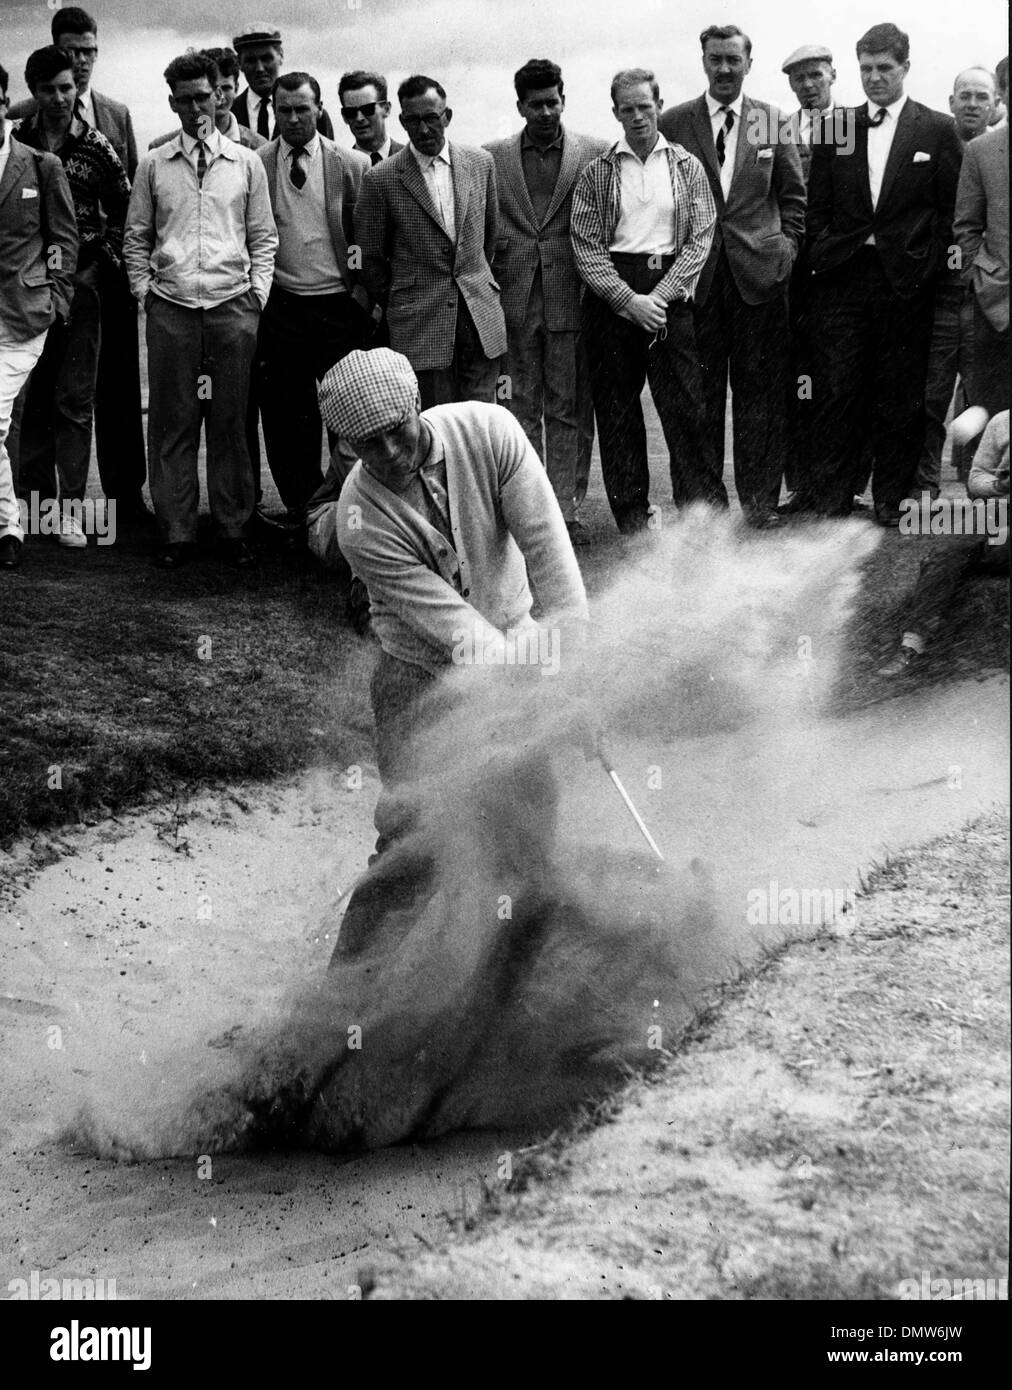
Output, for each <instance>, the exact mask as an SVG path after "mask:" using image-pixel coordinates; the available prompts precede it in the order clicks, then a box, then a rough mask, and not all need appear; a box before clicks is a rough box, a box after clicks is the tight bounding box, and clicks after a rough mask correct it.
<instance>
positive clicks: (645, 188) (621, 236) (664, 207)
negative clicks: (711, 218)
mask: <svg viewBox="0 0 1012 1390" xmlns="http://www.w3.org/2000/svg"><path fill="white" fill-rule="evenodd" d="M670 148H671V146H670V145H669V144H668V142H667V140H665V138H664V136H663V135H661V134H658V136H657V143H656V145H654V147H653V149H652V150H651V151H650V153H649V154H648V155H647V157H646V159H645V160H641V159H640V157H639V155H638V154H637V153H636V152H635V150H633V149H632V147H631V146H630V144H629V142H628V141H627V140H626V138H625V136H623V137H622V139H621V140H619V142H618V144H617V145H616V146H615V153H616V155H617V156H618V161H619V162H618V168H619V178H620V180H621V183H620V187H619V214H618V221H617V222H616V223H615V235H614V238H613V240H612V243H611V246H610V247H609V248H608V249H609V250H610V251H623V252H625V253H626V254H635V255H660V256H667V255H670V254H671V252H672V251H673V250H674V247H675V241H674V237H675V195H674V191H673V190H672V187H671V166H670V165H669V163H668V156H667V154H666V151H667V150H669V149H670Z"/></svg>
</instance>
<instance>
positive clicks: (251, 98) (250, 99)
mask: <svg viewBox="0 0 1012 1390" xmlns="http://www.w3.org/2000/svg"><path fill="white" fill-rule="evenodd" d="M264 100H266V101H267V138H268V140H273V139H274V103H273V102H272V101H271V100H270V98H269V97H267V98H264V97H258V96H257V94H256V92H254V90H253V88H252V87H247V89H246V110H247V111H248V112H249V128H250V130H252V131H254V132H256V129H257V121H258V120H259V119H260V105H261V103H262V102H263V101H264Z"/></svg>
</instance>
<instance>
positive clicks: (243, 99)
mask: <svg viewBox="0 0 1012 1390" xmlns="http://www.w3.org/2000/svg"><path fill="white" fill-rule="evenodd" d="M232 115H233V116H234V117H235V118H236V120H237V121H238V122H239V124H240V125H241V126H245V127H246V129H247V130H252V129H253V127H252V125H251V124H250V118H249V88H248V87H244V88H243V90H242V91H241V92H240V93H239V95H238V96H237V97H236V99H235V101H234V102H233V103H232ZM316 129H317V130H318V131H319V132H320V134H321V135H325V136H326V137H327V139H328V140H333V138H334V123H333V121H332V120H331V119H330V117H329V116H328V114H327V112H326V111H324V110H322V109H321V111H320V119H319V120H318V121H317V122H316ZM262 138H263V137H262V136H261V139H262Z"/></svg>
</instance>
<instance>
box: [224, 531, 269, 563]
mask: <svg viewBox="0 0 1012 1390" xmlns="http://www.w3.org/2000/svg"><path fill="white" fill-rule="evenodd" d="M219 545H220V548H221V554H222V557H223V559H225V560H227V561H228V563H229V564H230V565H234V566H235V568H236V569H237V570H251V569H256V567H257V565H258V564H259V563H260V562H259V560H258V559H257V556H256V551H254V550H252V549H251V548H250V547H249V546H248V545H247V544H246V542H245V541H244V540H243V539H242V537H241V536H235V537H232V536H230V537H228V538H227V539H223V540H222V541H220V542H219Z"/></svg>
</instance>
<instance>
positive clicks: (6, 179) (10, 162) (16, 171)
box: [0, 126, 41, 207]
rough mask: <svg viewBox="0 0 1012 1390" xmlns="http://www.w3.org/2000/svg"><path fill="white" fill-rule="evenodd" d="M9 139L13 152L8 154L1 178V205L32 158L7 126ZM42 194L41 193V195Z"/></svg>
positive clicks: (18, 181)
mask: <svg viewBox="0 0 1012 1390" xmlns="http://www.w3.org/2000/svg"><path fill="white" fill-rule="evenodd" d="M6 138H7V140H8V141H10V147H11V152H10V154H9V155H8V156H7V168H6V169H5V170H4V176H3V178H2V179H0V207H2V206H3V204H4V203H5V202H6V200H7V199H8V198H9V197H10V193H11V189H13V188H14V187H16V185H17V184H18V183H20V181H21V177H22V175H23V174H24V171H25V166H26V165H27V163H28V160H29V158H30V156H29V155H27V154H25V153H24V152H23V150H24V147H23V146H22V145H20V144H19V143H18V141H17V140H11V129H10V126H8V127H7V137H6ZM40 196H41V195H40Z"/></svg>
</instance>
